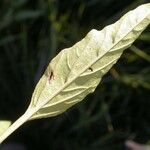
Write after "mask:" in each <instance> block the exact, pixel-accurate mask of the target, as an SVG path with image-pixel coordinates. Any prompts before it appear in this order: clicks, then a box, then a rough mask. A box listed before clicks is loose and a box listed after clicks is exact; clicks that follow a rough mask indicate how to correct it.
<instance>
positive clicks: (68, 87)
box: [28, 3, 150, 119]
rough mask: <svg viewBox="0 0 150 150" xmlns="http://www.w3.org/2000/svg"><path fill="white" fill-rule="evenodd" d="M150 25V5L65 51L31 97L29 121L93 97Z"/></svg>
mask: <svg viewBox="0 0 150 150" xmlns="http://www.w3.org/2000/svg"><path fill="white" fill-rule="evenodd" d="M149 23H150V3H148V4H145V5H141V6H139V7H138V8H136V9H135V10H133V11H130V12H128V13H127V14H125V15H124V16H123V17H122V18H121V19H120V20H119V21H117V22H116V23H114V24H112V25H109V26H107V27H105V28H104V29H103V30H101V31H97V30H95V29H93V30H91V31H90V32H89V33H88V34H87V35H86V37H85V38H84V39H82V40H81V41H80V42H78V43H76V44H75V45H74V46H72V47H71V48H66V49H64V50H62V51H61V52H60V53H59V54H58V55H57V56H56V57H55V58H54V59H53V60H52V61H51V62H50V64H49V65H48V67H47V69H46V71H45V73H44V75H43V76H42V77H41V79H40V81H39V82H38V84H37V86H36V88H35V90H34V93H33V95H32V99H31V103H30V106H29V108H28V110H31V109H34V108H37V112H36V113H35V114H34V115H33V116H32V117H31V118H30V119H37V118H44V117H51V116H56V115H58V114H61V113H62V112H64V111H66V110H67V109H68V108H70V107H71V106H73V105H74V104H76V103H78V102H80V101H81V100H83V99H84V98H85V97H86V96H87V95H88V94H89V93H92V92H93V91H94V90H95V88H96V87H97V85H98V84H99V83H100V81H101V79H102V77H103V76H104V75H105V74H106V73H107V72H108V71H109V69H110V68H111V67H112V66H113V65H114V64H115V63H116V62H117V60H118V59H119V58H120V56H121V54H122V52H123V51H124V50H125V49H126V48H128V47H129V46H131V44H132V43H133V42H134V41H135V40H136V38H137V37H138V36H139V35H140V34H141V32H142V31H143V30H144V29H145V28H146V27H147V26H148V25H149Z"/></svg>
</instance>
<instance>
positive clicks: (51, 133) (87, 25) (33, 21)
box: [0, 0, 150, 150]
mask: <svg viewBox="0 0 150 150" xmlns="http://www.w3.org/2000/svg"><path fill="white" fill-rule="evenodd" d="M147 2H149V1H148V0H36V1H33V0H1V1H0V119H8V120H11V121H15V120H16V119H17V118H18V117H19V116H21V115H22V114H23V113H24V112H25V110H26V108H27V107H28V105H29V103H30V98H31V95H32V92H33V89H34V87H35V85H36V83H37V81H38V80H39V78H40V77H41V75H42V74H43V71H44V70H45V67H46V66H47V64H48V63H49V61H50V60H51V59H52V58H53V57H54V56H55V55H56V54H57V53H58V52H59V51H60V50H61V49H63V48H66V47H70V46H72V45H73V44H74V43H76V42H77V41H79V40H80V39H82V38H83V37H84V36H85V35H86V34H87V33H88V32H89V31H90V30H91V29H93V28H95V29H98V30H101V29H102V28H103V27H104V26H106V25H108V24H111V23H113V22H115V21H116V20H118V19H119V18H120V17H121V16H122V15H123V14H124V13H126V12H127V11H129V10H131V9H133V8H136V7H137V6H138V5H140V4H143V3H147ZM149 49H150V28H148V29H147V30H146V31H144V33H143V34H142V35H141V36H140V37H139V39H138V40H137V41H136V42H135V43H134V44H133V46H132V47H131V48H129V49H128V50H126V51H125V53H124V54H123V55H122V57H121V59H120V60H119V62H118V63H117V64H116V65H115V66H114V67H113V68H112V69H111V70H110V71H109V73H108V74H107V75H106V76H105V77H104V78H103V81H102V83H101V85H99V86H98V87H97V89H96V91H95V92H94V93H93V94H91V95H89V96H88V97H87V98H86V100H84V101H83V102H81V103H79V104H77V105H75V106H74V107H72V108H71V109H69V110H68V111H67V112H66V113H64V114H62V115H59V116H57V117H54V118H47V119H41V120H35V121H31V122H28V123H26V124H24V125H23V126H22V127H21V128H20V129H18V130H17V131H16V132H15V133H14V134H12V135H11V136H10V137H9V138H8V139H7V140H6V141H5V143H9V142H17V143H22V144H24V145H25V146H26V147H27V149H28V150H33V149H36V150H41V149H44V150H123V149H125V147H124V142H125V141H126V140H127V139H131V140H135V141H137V142H140V143H147V142H148V141H149V140H150V98H149V97H150V67H149V65H150V56H149V54H150V51H149Z"/></svg>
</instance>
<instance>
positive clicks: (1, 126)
mask: <svg viewBox="0 0 150 150" xmlns="http://www.w3.org/2000/svg"><path fill="white" fill-rule="evenodd" d="M10 125H11V122H10V121H6V120H0V136H1V135H2V134H3V133H4V132H5V131H6V130H7V129H8V128H9V126H10Z"/></svg>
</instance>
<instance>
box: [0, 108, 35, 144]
mask: <svg viewBox="0 0 150 150" xmlns="http://www.w3.org/2000/svg"><path fill="white" fill-rule="evenodd" d="M33 114H34V110H30V111H26V112H25V113H24V114H23V115H22V116H21V117H20V118H19V119H18V120H17V121H15V122H14V123H13V124H12V125H11V126H10V127H9V128H8V129H7V130H6V131H5V132H4V133H3V134H2V136H0V143H2V142H3V141H4V140H5V139H6V138H7V137H8V136H9V135H10V134H12V133H13V132H14V131H15V130H16V129H18V128H19V127H20V126H21V125H22V124H23V123H25V122H26V121H27V120H28V119H29V118H30V117H31V116H32V115H33Z"/></svg>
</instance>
